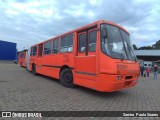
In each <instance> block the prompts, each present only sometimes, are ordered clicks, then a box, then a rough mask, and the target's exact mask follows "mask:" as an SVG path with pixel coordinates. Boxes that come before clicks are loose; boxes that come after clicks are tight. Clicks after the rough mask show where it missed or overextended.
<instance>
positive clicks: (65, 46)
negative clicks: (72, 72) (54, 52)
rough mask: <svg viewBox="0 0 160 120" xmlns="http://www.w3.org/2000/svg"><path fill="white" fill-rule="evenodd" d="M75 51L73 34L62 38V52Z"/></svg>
mask: <svg viewBox="0 0 160 120" xmlns="http://www.w3.org/2000/svg"><path fill="white" fill-rule="evenodd" d="M72 50H73V34H69V35H67V36H64V37H62V38H61V44H60V52H71V51H72Z"/></svg>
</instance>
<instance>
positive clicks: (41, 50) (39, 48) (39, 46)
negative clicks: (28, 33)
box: [37, 44, 43, 72]
mask: <svg viewBox="0 0 160 120" xmlns="http://www.w3.org/2000/svg"><path fill="white" fill-rule="evenodd" d="M42 54H43V44H40V45H38V59H37V71H39V72H42V69H41V68H42Z"/></svg>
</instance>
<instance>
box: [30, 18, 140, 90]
mask: <svg viewBox="0 0 160 120" xmlns="http://www.w3.org/2000/svg"><path fill="white" fill-rule="evenodd" d="M101 23H107V24H111V25H114V26H116V27H119V28H121V29H122V30H124V31H125V32H127V31H126V30H125V29H124V28H122V27H121V26H119V25H117V24H114V23H111V22H107V21H98V22H95V23H92V24H89V25H87V26H85V27H82V28H79V29H76V30H74V31H71V32H68V33H66V34H63V35H60V36H57V37H56V38H52V39H49V40H47V41H52V45H53V41H54V40H55V39H57V38H58V39H59V38H61V37H63V36H65V35H68V34H70V33H74V42H73V51H72V52H63V53H61V52H60V51H59V52H58V53H57V54H53V53H50V54H44V44H45V43H46V42H47V41H44V42H41V43H39V44H37V45H34V46H37V54H36V55H35V56H30V58H29V59H30V63H27V65H29V68H28V67H27V68H28V69H29V70H30V71H32V66H33V65H36V72H37V73H39V74H42V75H46V76H49V77H53V78H56V79H59V78H60V72H61V71H62V69H63V68H66V67H67V68H70V69H71V70H72V73H73V79H74V81H73V83H74V84H76V85H80V86H84V87H87V88H91V89H94V90H97V91H103V92H112V91H116V90H121V89H124V88H129V87H131V86H135V85H136V84H137V80H138V77H139V76H138V75H139V65H138V63H137V62H135V61H129V60H120V59H113V58H111V57H109V56H107V55H105V54H104V53H102V51H101V48H100V46H101V43H100V41H101V40H100V25H101ZM93 26H94V27H93ZM95 26H96V27H95ZM94 30H97V33H96V34H97V36H96V51H95V52H90V51H88V52H79V42H78V41H79V36H80V35H81V34H83V33H85V34H86V37H88V36H89V33H90V32H91V31H94ZM127 33H128V32H127ZM128 34H129V33H128ZM87 39H89V38H87ZM87 42H88V41H87ZM59 44H60V43H59ZM86 44H87V45H88V44H89V43H86ZM34 46H32V47H34ZM32 47H31V48H32ZM41 47H43V53H42V55H41V54H40V49H42V48H41ZM59 49H60V48H59ZM88 49H89V48H88ZM31 51H32V50H30V51H29V52H28V54H29V55H30V52H31ZM41 52H42V51H41ZM119 76H120V78H121V79H120V80H117V77H119Z"/></svg>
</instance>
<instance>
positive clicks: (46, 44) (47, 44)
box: [44, 41, 52, 54]
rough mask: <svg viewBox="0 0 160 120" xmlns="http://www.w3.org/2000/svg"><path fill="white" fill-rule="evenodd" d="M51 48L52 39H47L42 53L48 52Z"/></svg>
mask: <svg viewBox="0 0 160 120" xmlns="http://www.w3.org/2000/svg"><path fill="white" fill-rule="evenodd" d="M51 49H52V41H48V42H46V43H45V44H44V54H50V53H51Z"/></svg>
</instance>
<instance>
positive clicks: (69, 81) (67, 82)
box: [60, 68, 75, 88]
mask: <svg viewBox="0 0 160 120" xmlns="http://www.w3.org/2000/svg"><path fill="white" fill-rule="evenodd" d="M60 82H61V84H62V85H63V86H65V87H70V88H73V87H75V85H74V84H73V74H72V71H71V70H70V69H69V68H66V69H64V70H62V72H61V73H60Z"/></svg>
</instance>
